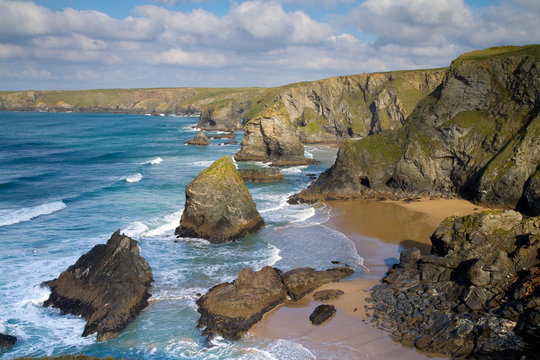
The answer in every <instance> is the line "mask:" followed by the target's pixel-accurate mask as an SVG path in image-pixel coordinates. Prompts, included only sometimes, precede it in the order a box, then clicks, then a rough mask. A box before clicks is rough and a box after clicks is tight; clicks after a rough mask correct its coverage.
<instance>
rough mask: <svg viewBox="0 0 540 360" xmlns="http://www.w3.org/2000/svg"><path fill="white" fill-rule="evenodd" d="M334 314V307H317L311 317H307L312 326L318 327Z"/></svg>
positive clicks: (325, 305)
mask: <svg viewBox="0 0 540 360" xmlns="http://www.w3.org/2000/svg"><path fill="white" fill-rule="evenodd" d="M335 314H336V307H335V306H334V305H327V304H324V305H319V306H317V307H316V308H315V310H313V312H312V313H311V315H309V320H310V321H311V323H312V324H313V325H320V324H322V323H323V322H325V321H326V320H328V319H330V318H331V317H332V316H334V315H335Z"/></svg>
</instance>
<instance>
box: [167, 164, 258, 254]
mask: <svg viewBox="0 0 540 360" xmlns="http://www.w3.org/2000/svg"><path fill="white" fill-rule="evenodd" d="M263 225H264V220H263V218H262V217H261V216H260V215H259V212H258V211H257V208H256V206H255V202H254V201H253V199H252V198H251V194H250V193H249V190H248V188H247V187H246V185H245V184H244V180H243V179H242V176H241V175H240V172H239V171H238V169H236V165H235V164H234V161H233V159H232V158H231V157H230V156H225V157H222V158H221V159H218V160H216V161H215V162H214V163H213V164H212V165H210V166H209V167H208V168H207V169H205V170H203V171H201V172H200V173H199V175H197V176H196V177H195V179H193V181H192V182H191V183H189V184H188V186H186V204H185V208H184V212H183V213H182V218H181V219H180V226H179V227H177V228H176V231H175V234H176V235H177V236H178V237H197V238H203V239H207V240H210V242H212V243H222V242H226V241H231V240H235V239H238V238H240V237H242V236H244V235H247V234H249V233H252V232H255V231H258V230H259V229H260V228H261V227H262V226H263Z"/></svg>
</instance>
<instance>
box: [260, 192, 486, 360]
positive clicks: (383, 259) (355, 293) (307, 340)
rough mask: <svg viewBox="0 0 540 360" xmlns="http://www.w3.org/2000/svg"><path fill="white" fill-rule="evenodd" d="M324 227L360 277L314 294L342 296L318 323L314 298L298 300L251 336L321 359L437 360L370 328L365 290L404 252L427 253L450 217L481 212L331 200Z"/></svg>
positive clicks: (458, 206)
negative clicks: (297, 346) (346, 246)
mask: <svg viewBox="0 0 540 360" xmlns="http://www.w3.org/2000/svg"><path fill="white" fill-rule="evenodd" d="M327 206H330V210H331V212H330V214H331V216H330V219H329V220H328V221H327V222H326V223H324V225H325V226H328V227H330V228H333V229H336V230H339V231H340V232H342V233H343V234H345V235H346V236H347V237H348V238H349V239H350V240H351V241H352V242H353V243H354V245H355V248H356V250H357V252H358V254H359V255H360V256H361V257H362V258H363V259H364V264H363V265H364V266H365V268H366V271H365V273H364V274H362V275H361V276H360V278H359V279H355V280H351V281H342V282H339V283H332V284H326V285H324V286H323V287H321V288H320V289H318V290H324V289H339V290H342V291H343V292H344V295H342V296H341V297H339V298H338V299H336V300H331V301H327V302H325V303H328V304H333V305H335V306H336V308H337V313H336V315H335V316H334V317H333V318H331V319H330V320H329V321H327V322H325V323H323V324H322V325H319V326H315V325H312V324H311V323H310V322H309V315H310V314H311V312H312V311H313V310H314V309H315V307H317V306H318V305H320V302H317V301H314V300H313V294H310V295H308V296H306V297H305V298H304V299H302V300H301V301H300V302H297V303H294V304H293V303H289V304H285V305H283V306H281V307H279V308H277V309H276V310H274V311H272V312H270V313H269V314H267V315H266V316H265V317H264V319H263V321H261V322H260V323H259V324H257V325H256V326H255V327H254V328H253V329H252V330H251V333H252V334H253V335H255V336H258V337H266V338H271V339H277V338H285V339H288V340H292V341H295V342H298V343H301V344H302V345H303V346H304V347H306V348H307V349H309V350H310V351H311V352H312V353H313V354H314V356H316V357H317V358H321V359H322V358H325V359H397V358H399V359H401V360H406V359H427V358H436V356H435V355H432V354H423V353H419V352H417V351H416V350H415V349H408V348H404V347H402V346H401V345H399V344H398V343H395V342H394V341H392V340H391V339H390V337H389V335H388V333H386V332H384V331H382V330H380V329H377V328H375V327H373V326H371V325H370V323H369V319H368V318H367V316H366V312H365V308H364V307H365V305H366V304H367V302H366V298H367V296H368V291H367V290H368V289H369V288H370V287H371V286H373V285H375V284H377V283H379V282H380V279H381V278H382V277H383V276H384V274H385V273H386V269H387V266H389V265H391V264H394V263H396V262H398V259H399V253H400V252H401V250H402V249H403V248H408V247H413V246H414V247H417V248H419V249H420V250H421V251H422V252H424V253H427V252H429V251H430V248H431V242H430V240H429V236H430V235H431V234H432V233H433V231H434V230H435V228H436V227H437V225H438V224H439V223H440V222H441V221H442V220H444V218H446V217H448V216H455V215H458V216H463V215H467V214H470V213H473V212H477V211H482V210H485V208H483V207H481V206H478V205H475V204H472V203H470V202H468V201H465V200H459V199H437V200H430V199H421V200H419V201H412V202H405V201H374V200H355V201H332V202H328V203H327Z"/></svg>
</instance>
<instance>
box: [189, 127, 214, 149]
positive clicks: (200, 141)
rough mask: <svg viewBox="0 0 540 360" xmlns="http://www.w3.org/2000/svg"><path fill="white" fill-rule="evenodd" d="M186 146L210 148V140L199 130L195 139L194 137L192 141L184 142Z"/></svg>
mask: <svg viewBox="0 0 540 360" xmlns="http://www.w3.org/2000/svg"><path fill="white" fill-rule="evenodd" d="M184 144H186V145H198V146H208V145H210V140H209V139H208V137H207V136H206V135H205V134H204V131H203V130H202V129H201V130H199V132H198V133H197V135H195V137H193V138H192V139H189V140H186V141H185V142H184Z"/></svg>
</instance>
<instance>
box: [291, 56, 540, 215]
mask: <svg viewBox="0 0 540 360" xmlns="http://www.w3.org/2000/svg"><path fill="white" fill-rule="evenodd" d="M539 47H540V46H537V45H534V46H527V47H522V48H515V47H510V48H503V49H495V50H493V49H489V50H487V51H480V52H473V53H470V54H465V55H462V56H461V57H459V58H458V59H456V60H454V61H453V62H452V65H451V66H450V68H449V69H448V72H447V74H446V76H445V79H444V81H443V83H442V84H441V86H440V87H439V88H437V90H435V91H434V92H433V93H432V94H430V95H429V96H428V97H426V98H425V99H423V100H422V101H420V103H419V104H418V106H417V107H416V109H415V110H414V111H413V113H412V114H411V115H410V116H409V118H408V119H407V121H406V123H405V125H404V126H403V127H402V128H400V129H397V130H393V131H385V132H382V133H380V134H377V135H374V136H369V137H367V138H364V139H361V140H359V141H347V142H345V143H344V144H343V145H342V146H341V148H340V150H339V152H338V156H337V159H336V162H335V164H334V165H333V166H332V167H331V168H330V169H329V170H327V171H326V172H325V173H323V174H321V176H320V177H319V179H318V180H317V181H316V182H315V183H314V184H312V185H311V186H310V187H309V188H308V189H306V190H304V191H303V192H302V193H300V194H299V196H297V197H296V199H297V200H300V201H306V202H309V201H316V200H322V199H332V198H354V197H380V196H386V197H388V196H410V195H439V196H441V195H442V196H461V197H465V198H469V199H474V200H477V201H479V202H483V203H487V204H496V205H502V206H507V207H511V208H516V206H517V205H518V203H520V199H522V198H523V197H524V196H525V197H526V195H524V194H523V192H524V186H525V184H526V183H527V181H528V179H530V178H531V175H533V174H534V173H535V172H536V169H537V166H538V164H539V163H540V117H539V114H538V110H539V108H540V90H539V87H538V83H539V82H540V56H538V48H539ZM485 54H487V55H485ZM532 183H533V184H534V182H532Z"/></svg>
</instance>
